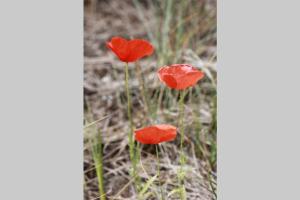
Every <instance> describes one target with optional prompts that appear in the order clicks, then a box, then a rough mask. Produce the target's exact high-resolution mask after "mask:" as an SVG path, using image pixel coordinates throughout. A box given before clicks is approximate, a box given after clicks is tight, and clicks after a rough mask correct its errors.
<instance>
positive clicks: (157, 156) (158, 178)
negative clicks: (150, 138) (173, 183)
mask: <svg viewBox="0 0 300 200" xmlns="http://www.w3.org/2000/svg"><path fill="white" fill-rule="evenodd" d="M158 145H159V144H157V145H155V150H156V161H157V180H158V187H159V189H160V194H161V200H164V194H163V190H162V187H161V184H160V160H159V146H158Z"/></svg>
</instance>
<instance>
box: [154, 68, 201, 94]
mask: <svg viewBox="0 0 300 200" xmlns="http://www.w3.org/2000/svg"><path fill="white" fill-rule="evenodd" d="M158 75H159V78H160V80H161V81H163V82H164V83H165V84H166V85H167V86H168V87H170V88H173V89H177V90H183V89H186V88H188V87H191V86H194V85H195V84H196V83H197V82H198V81H199V80H200V79H202V78H203V77H204V73H203V72H201V71H199V70H198V69H197V68H195V67H193V66H191V65H188V64H173V65H170V66H164V67H161V68H160V69H159V71H158Z"/></svg>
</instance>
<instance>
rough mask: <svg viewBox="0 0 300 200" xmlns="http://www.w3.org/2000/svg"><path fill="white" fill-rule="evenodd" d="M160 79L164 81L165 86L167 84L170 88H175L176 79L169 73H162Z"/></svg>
mask: <svg viewBox="0 0 300 200" xmlns="http://www.w3.org/2000/svg"><path fill="white" fill-rule="evenodd" d="M162 80H163V81H164V82H165V83H166V85H167V86H169V87H170V88H173V89H175V88H176V86H177V81H176V79H175V78H174V77H173V76H172V75H169V74H164V75H162Z"/></svg>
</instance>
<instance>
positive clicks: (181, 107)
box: [178, 90, 186, 200]
mask: <svg viewBox="0 0 300 200" xmlns="http://www.w3.org/2000/svg"><path fill="white" fill-rule="evenodd" d="M184 96H185V90H181V91H180V100H179V132H180V172H179V175H178V176H179V177H178V178H179V185H180V199H181V200H185V199H186V196H185V193H186V192H185V187H184V178H185V177H184V176H185V175H184V172H183V167H184V164H185V157H184V152H183V142H184Z"/></svg>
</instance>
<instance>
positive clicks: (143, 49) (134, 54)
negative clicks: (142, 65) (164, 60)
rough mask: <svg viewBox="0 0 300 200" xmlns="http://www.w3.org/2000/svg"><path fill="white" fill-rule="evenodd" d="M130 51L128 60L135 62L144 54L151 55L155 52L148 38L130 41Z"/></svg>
mask: <svg viewBox="0 0 300 200" xmlns="http://www.w3.org/2000/svg"><path fill="white" fill-rule="evenodd" d="M128 51H129V55H128V57H127V58H126V60H127V62H134V61H136V60H138V59H140V58H142V57H144V56H149V55H151V54H152V53H153V46H152V45H151V44H150V43H149V42H148V41H146V40H140V39H135V40H130V41H129V43H128Z"/></svg>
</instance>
